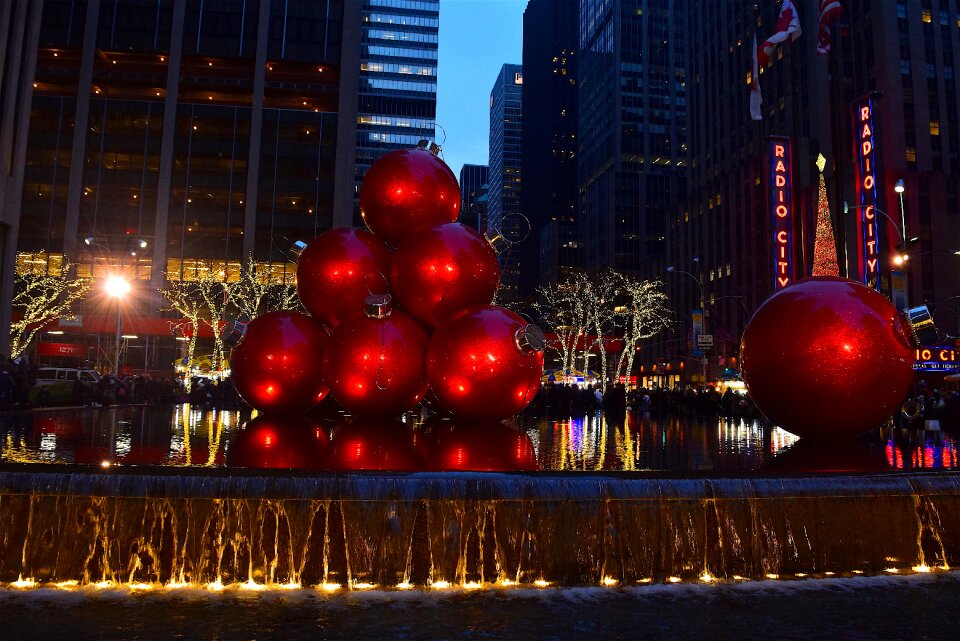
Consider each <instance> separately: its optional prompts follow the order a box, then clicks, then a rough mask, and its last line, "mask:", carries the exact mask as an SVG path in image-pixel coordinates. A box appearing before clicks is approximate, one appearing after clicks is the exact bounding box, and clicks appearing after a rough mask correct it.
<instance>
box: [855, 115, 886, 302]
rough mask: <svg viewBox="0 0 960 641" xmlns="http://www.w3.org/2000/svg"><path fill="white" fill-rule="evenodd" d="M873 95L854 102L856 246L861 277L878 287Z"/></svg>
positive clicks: (878, 190) (879, 228)
mask: <svg viewBox="0 0 960 641" xmlns="http://www.w3.org/2000/svg"><path fill="white" fill-rule="evenodd" d="M874 107H875V100H874V96H867V97H866V98H862V99H861V100H858V101H857V102H856V103H854V115H853V126H854V136H853V141H854V145H855V147H854V158H855V159H856V163H855V164H856V178H857V210H858V211H859V215H858V216H857V233H858V235H859V238H860V242H859V243H858V245H857V257H858V259H859V269H860V278H861V280H862V281H863V283H864V284H865V285H867V286H868V287H872V288H874V289H877V290H879V289H880V242H881V240H880V234H881V226H880V224H879V222H878V220H877V208H878V207H879V205H880V202H879V199H880V196H879V194H880V193H881V192H880V185H879V184H878V183H879V182H880V180H879V172H878V171H877V159H878V155H877V137H876V132H877V126H876V120H875V118H874Z"/></svg>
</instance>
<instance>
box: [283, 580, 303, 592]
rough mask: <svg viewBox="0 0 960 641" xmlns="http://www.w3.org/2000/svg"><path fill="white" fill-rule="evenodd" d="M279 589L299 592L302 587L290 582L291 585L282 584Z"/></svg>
mask: <svg viewBox="0 0 960 641" xmlns="http://www.w3.org/2000/svg"><path fill="white" fill-rule="evenodd" d="M277 587H278V588H280V589H281V590H299V589H300V588H301V585H300V584H299V583H295V582H293V581H290V582H289V583H281V584H280V585H278V586H277Z"/></svg>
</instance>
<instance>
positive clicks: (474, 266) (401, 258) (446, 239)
mask: <svg viewBox="0 0 960 641" xmlns="http://www.w3.org/2000/svg"><path fill="white" fill-rule="evenodd" d="M499 282H500V266H499V264H498V263H497V255H496V253H494V251H493V249H492V248H491V247H490V243H488V242H487V239H486V238H484V237H483V236H482V235H481V234H480V233H479V232H477V231H475V230H473V229H470V228H469V227H467V226H466V225H461V224H460V223H447V224H444V225H436V226H434V227H430V228H428V229H426V230H424V231H422V232H420V233H417V234H415V235H413V236H411V237H408V238H407V240H405V241H404V242H403V243H402V244H401V245H400V247H398V248H397V251H395V252H394V253H393V257H392V259H391V261H390V283H391V286H392V289H393V295H394V296H395V297H396V300H397V302H398V303H399V304H400V306H401V307H402V308H403V309H404V311H406V312H408V313H409V314H410V315H411V316H413V317H414V318H416V319H417V320H418V321H420V322H421V323H423V324H425V325H427V326H429V327H430V328H436V327H437V325H439V324H440V322H441V321H442V320H443V319H444V318H447V317H448V316H450V315H451V314H453V313H454V312H458V311H460V310H462V309H465V308H467V307H472V306H474V305H486V304H489V303H490V301H492V300H493V297H494V295H495V294H496V293H497V285H498V284H499Z"/></svg>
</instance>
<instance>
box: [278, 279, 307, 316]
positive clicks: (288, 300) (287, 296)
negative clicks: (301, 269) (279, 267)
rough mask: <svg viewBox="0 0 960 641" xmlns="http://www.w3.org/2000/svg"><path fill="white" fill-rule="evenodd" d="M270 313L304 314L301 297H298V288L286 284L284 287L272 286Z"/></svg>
mask: <svg viewBox="0 0 960 641" xmlns="http://www.w3.org/2000/svg"><path fill="white" fill-rule="evenodd" d="M269 307H270V311H274V310H291V311H295V312H304V311H305V310H304V309H303V305H302V304H301V303H300V297H299V296H298V295H297V286H296V285H295V284H294V283H284V284H282V285H272V286H271V287H270V300H269Z"/></svg>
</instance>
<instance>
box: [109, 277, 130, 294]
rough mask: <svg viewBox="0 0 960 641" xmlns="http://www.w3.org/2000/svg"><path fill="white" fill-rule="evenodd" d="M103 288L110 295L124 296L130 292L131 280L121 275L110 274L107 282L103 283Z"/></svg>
mask: <svg viewBox="0 0 960 641" xmlns="http://www.w3.org/2000/svg"><path fill="white" fill-rule="evenodd" d="M103 290H104V291H105V292H107V295H108V296H113V297H114V298H123V297H124V296H126V295H127V294H129V293H130V282H129V281H128V280H127V279H125V278H121V277H120V276H109V277H108V278H107V282H106V283H104V284H103Z"/></svg>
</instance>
